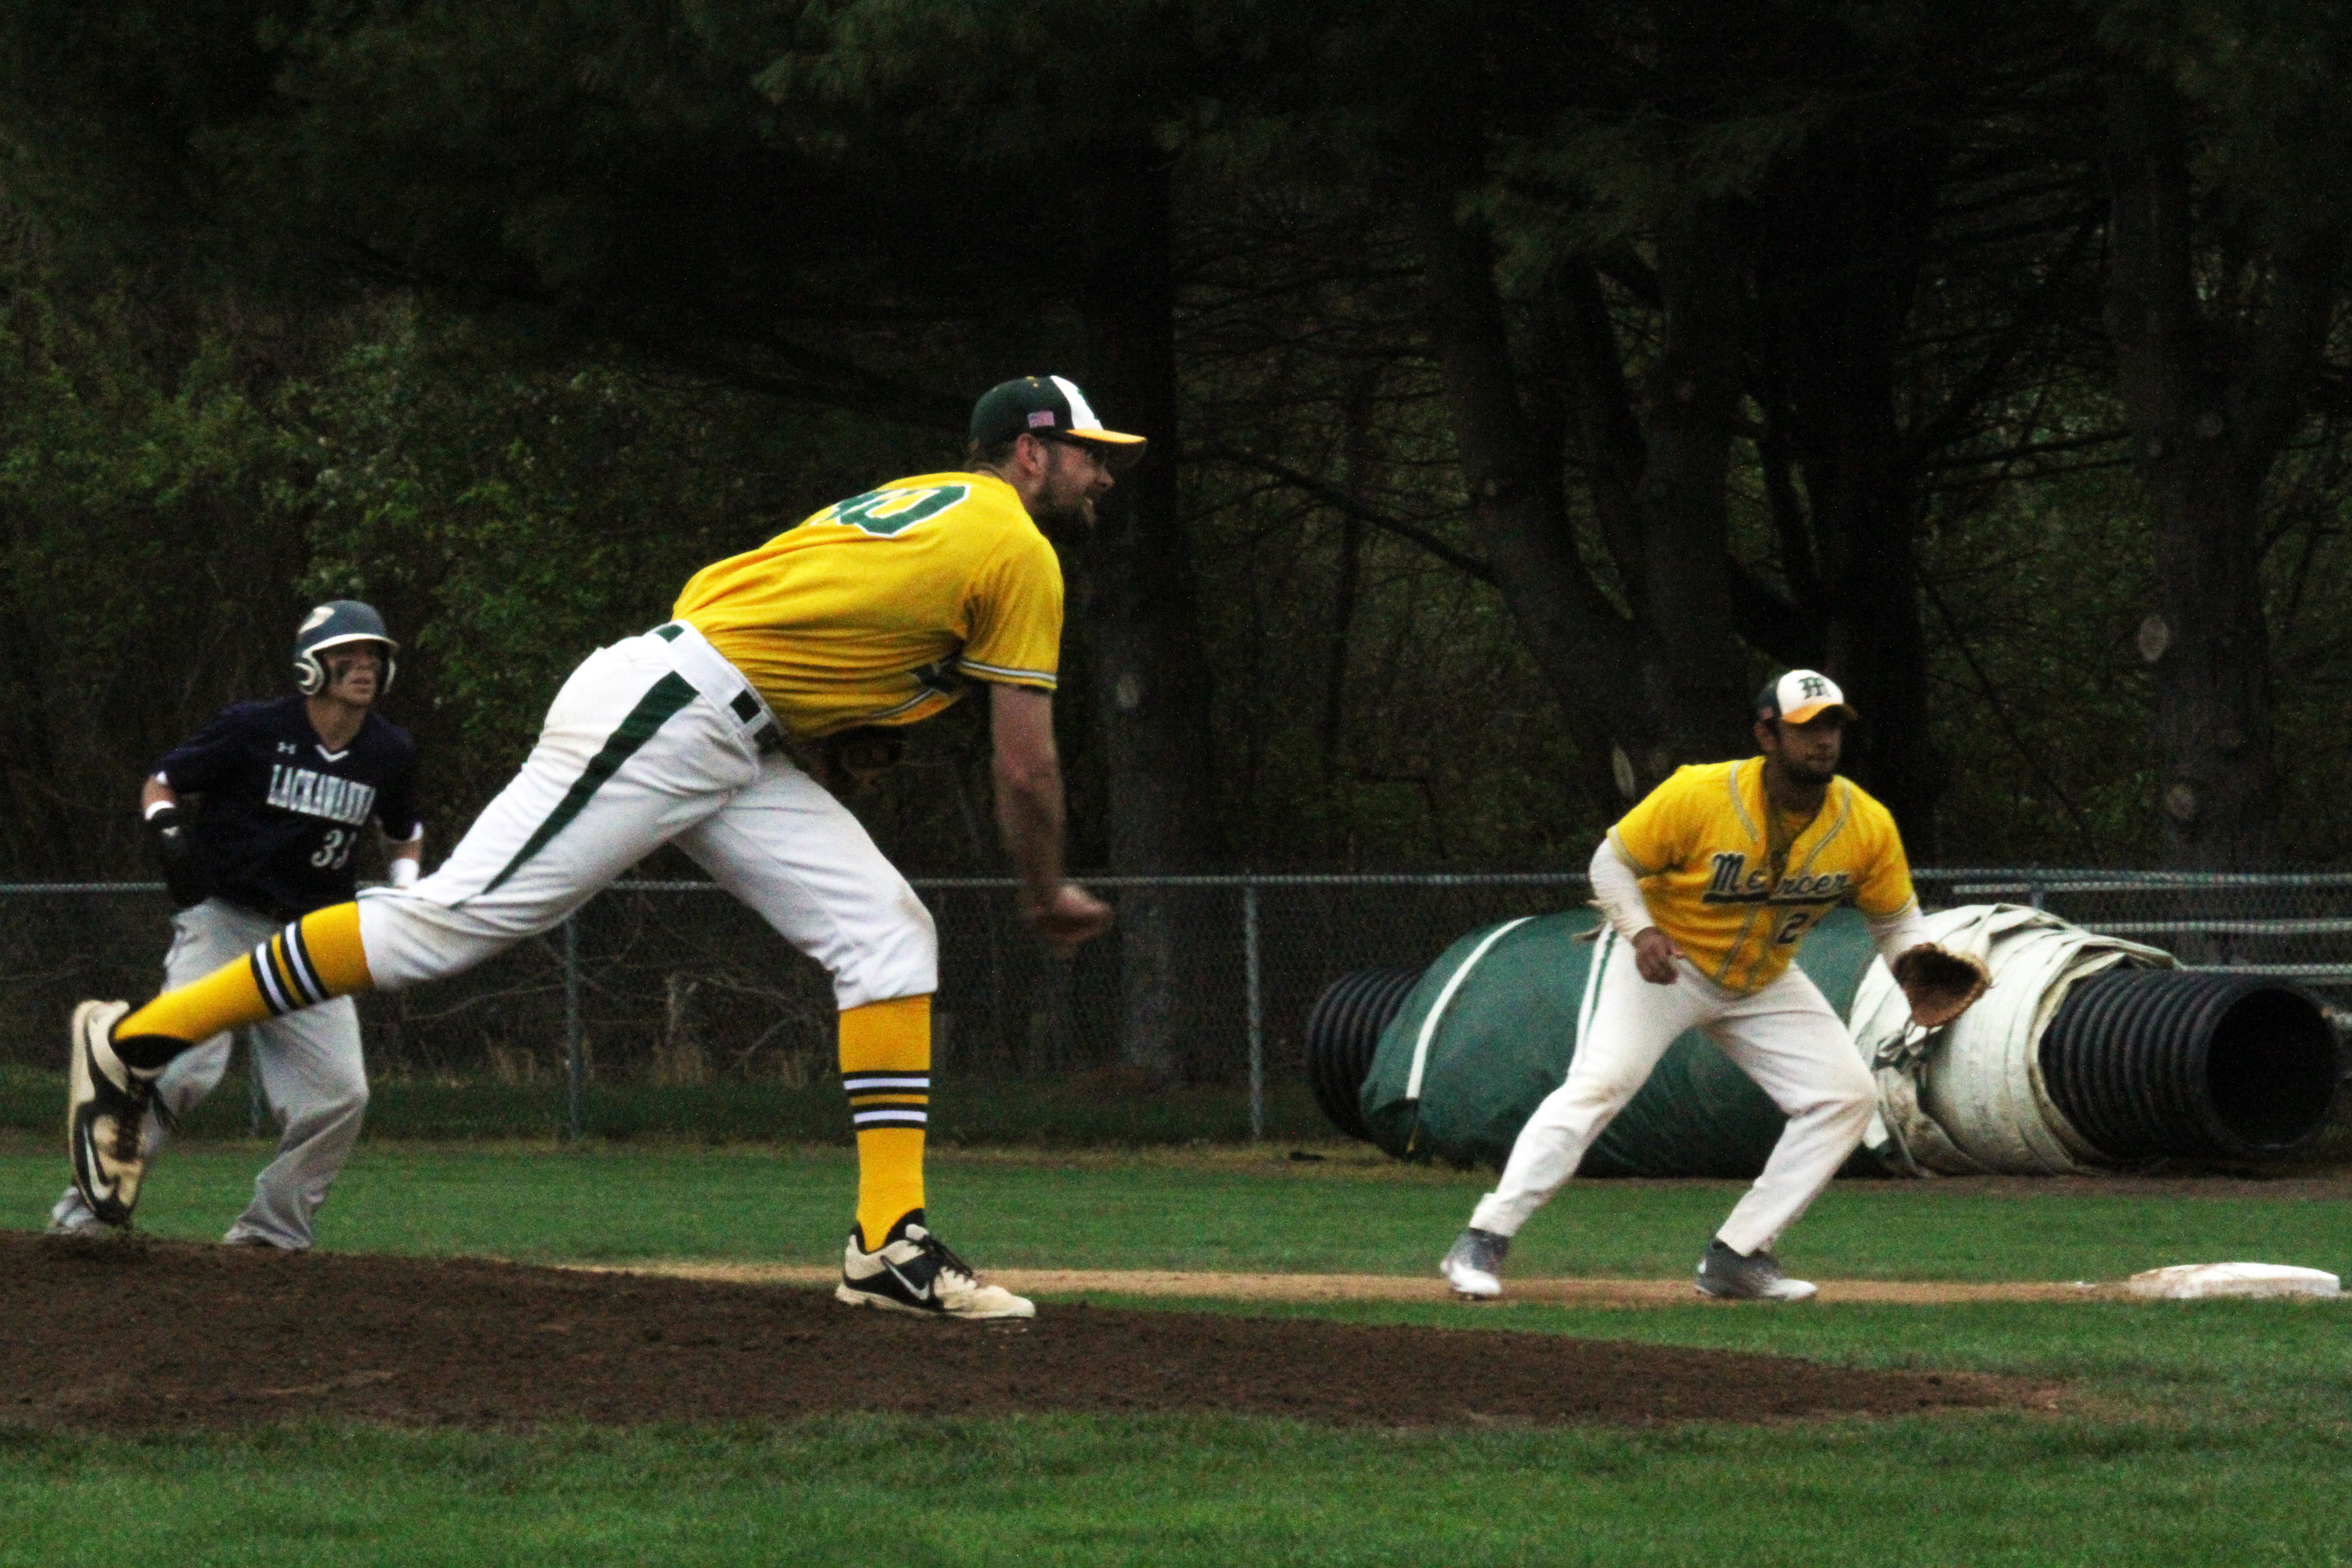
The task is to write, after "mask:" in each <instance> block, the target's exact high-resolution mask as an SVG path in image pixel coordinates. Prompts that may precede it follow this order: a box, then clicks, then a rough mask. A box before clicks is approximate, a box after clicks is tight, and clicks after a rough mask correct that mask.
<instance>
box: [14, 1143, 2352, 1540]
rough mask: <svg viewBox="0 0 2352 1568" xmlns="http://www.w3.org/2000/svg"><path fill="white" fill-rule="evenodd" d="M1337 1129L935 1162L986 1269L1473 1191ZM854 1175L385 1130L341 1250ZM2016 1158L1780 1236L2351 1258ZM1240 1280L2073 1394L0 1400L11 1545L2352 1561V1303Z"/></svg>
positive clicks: (1438, 1204) (1563, 1208)
mask: <svg viewBox="0 0 2352 1568" xmlns="http://www.w3.org/2000/svg"><path fill="white" fill-rule="evenodd" d="M56 1142H57V1140H55V1139H53V1138H50V1137H47V1136H41V1137H29V1136H27V1137H10V1138H7V1139H5V1140H0V1224H5V1225H8V1226H15V1227H17V1228H29V1227H31V1226H35V1225H37V1223H38V1220H39V1211H40V1209H41V1208H42V1207H43V1206H45V1205H46V1204H47V1201H48V1199H49V1198H50V1197H52V1196H53V1195H54V1194H55V1192H56V1189H57V1187H58V1184H59V1183H60V1181H61V1180H62V1164H61V1153H60V1152H59V1151H58V1149H57V1148H56V1147H55V1146H54V1145H55V1143H56ZM1285 1152H1286V1151H1285V1150H1283V1149H1282V1148H1280V1147H1276V1148H1272V1149H1267V1150H1264V1151H1258V1152H1250V1151H1246V1150H1234V1149H1216V1150H1204V1151H1196V1152H1145V1153H1141V1154H1127V1155H1116V1156H1114V1155H1101V1154H1097V1155H1085V1156H1078V1155H1069V1154H1062V1155H1054V1156H1045V1155H1021V1154H1016V1153H1013V1152H984V1151H983V1152H950V1153H944V1154H941V1155H940V1156H939V1157H938V1158H937V1159H935V1161H934V1163H933V1170H932V1178H931V1201H932V1209H933V1213H934V1215H935V1216H937V1217H938V1218H939V1220H940V1225H941V1226H942V1228H943V1230H945V1231H946V1233H947V1234H948V1235H949V1236H950V1238H951V1239H952V1240H953V1241H954V1242H955V1243H956V1245H957V1246H958V1247H959V1248H961V1249H963V1250H965V1251H967V1252H968V1253H969V1254H971V1256H974V1257H976V1258H979V1259H980V1260H981V1261H982V1263H983V1265H986V1264H998V1265H1016V1264H1059V1265H1069V1264H1074V1263H1076V1264H1087V1265H1094V1266H1100V1267H1146V1266H1151V1267H1174V1268H1299V1269H1316V1270H1322V1269H1371V1270H1381V1271H1390V1272H1414V1273H1418V1272H1421V1271H1423V1269H1425V1268H1428V1267H1429V1266H1430V1264H1431V1262H1432V1260H1433V1257H1434V1255H1435V1252H1436V1251H1437V1250H1438V1249H1439V1248H1441V1247H1443V1246H1444V1242H1445V1240H1446V1239H1447V1238H1448V1237H1450V1236H1451V1235H1452V1234H1453V1232H1454V1229H1455V1228H1456V1227H1458V1226H1460V1224H1461V1223H1462V1218H1463V1216H1464V1215H1465V1214H1466V1213H1467V1212H1468V1206H1469V1205H1470V1203H1471V1202H1472V1201H1473V1200H1474V1199H1475V1196H1476V1194H1477V1193H1478V1192H1479V1191H1480V1190H1481V1189H1482V1188H1483V1186H1484V1185H1485V1178H1483V1177H1481V1176H1476V1175H1465V1174H1457V1173H1450V1172H1444V1171H1430V1170H1423V1169H1409V1168H1404V1167H1400V1166H1395V1165H1392V1164H1388V1163H1382V1162H1377V1161H1374V1160H1370V1159H1365V1158H1363V1157H1360V1156H1356V1155H1351V1154H1349V1153H1348V1152H1346V1151H1342V1150H1339V1149H1337V1148H1332V1147H1329V1146H1327V1147H1326V1149H1325V1151H1324V1152H1328V1153H1329V1154H1331V1155H1332V1156H1333V1157H1332V1158H1328V1159H1326V1160H1324V1161H1320V1162H1314V1163H1297V1162H1292V1161H1289V1160H1287V1159H1286V1158H1284V1157H1283V1156H1284V1154H1285ZM266 1153H267V1151H266V1148H265V1147H264V1146H262V1145H259V1144H240V1143H211V1144H205V1143H192V1144H188V1145H186V1146H183V1147H179V1148H175V1149H174V1150H173V1152H172V1153H171V1154H170V1155H169V1156H168V1158H167V1160H166V1161H165V1162H164V1163H162V1164H160V1165H159V1166H158V1168H157V1172H156V1174H155V1178H154V1184H153V1185H152V1188H151V1190H150V1192H149V1194H148V1195H147V1196H146V1198H145V1199H144V1200H143V1201H142V1207H141V1218H142V1225H143V1226H145V1227H146V1228H149V1229H151V1230H153V1231H156V1232H158V1233H161V1234H165V1235H175V1236H188V1237H205V1236H213V1235H217V1234H218V1232H219V1231H220V1230H221V1229H222V1228H223V1227H224V1226H226V1224H227V1222H228V1220H229V1219H230V1218H231V1217H233V1216H234V1215H235V1214H236V1210H237V1208H238V1206H239V1205H241V1204H242V1202H243V1199H244V1196H245V1191H246V1187H247V1183H248V1182H249V1180H250V1177H251V1173H252V1172H253V1171H254V1170H255V1169H256V1168H257V1167H258V1165H259V1164H260V1163H261V1162H262V1160H263V1159H264V1158H265V1157H266ZM853 1184H854V1169H853V1167H852V1165H851V1163H850V1161H849V1159H848V1157H847V1155H846V1153H845V1152H843V1151H837V1150H834V1149H827V1148H818V1149H786V1150H782V1151H776V1150H772V1149H761V1148H756V1147H751V1146H741V1147H730V1148H725V1149H717V1150H704V1149H699V1148H694V1147H689V1146H685V1145H681V1144H663V1143H633V1144H621V1145H614V1144H611V1143H592V1144H589V1145H587V1146H584V1147H583V1148H579V1149H562V1150H559V1149H557V1148H555V1147H553V1146H551V1145H546V1146H540V1147H522V1146H512V1145H495V1144H473V1145H466V1146H457V1147H436V1146H430V1145H408V1144H399V1143H390V1142H373V1143H368V1144H363V1145H362V1149H361V1151H360V1152H359V1155H358V1157H357V1158H356V1159H355V1160H354V1161H353V1163H352V1167H351V1169H350V1171H349V1172H348V1173H347V1174H346V1176H345V1179H344V1181H343V1183H342V1184H341V1185H340V1186H339V1187H338V1188H337V1191H336V1194H335V1197H334V1200H333V1202H332V1203H331V1205H329V1207H328V1209H327V1211H326V1213H325V1215H323V1216H322V1223H321V1226H320V1238H321V1241H322V1243H323V1244H324V1245H328V1246H331V1247H351V1248H369V1249H385V1250H404V1251H414V1252H443V1251H468V1252H483V1253H492V1254H498V1255H501V1256H509V1257H518V1258H549V1259H556V1258H601V1259H628V1258H660V1257H694V1258H745V1259H761V1258H783V1259H789V1260H798V1261H811V1262H814V1261H819V1260H823V1259H824V1258H828V1257H829V1256H831V1255H832V1254H833V1249H834V1248H835V1247H836V1246H837V1245H838V1242H837V1237H838V1236H839V1233H840V1231H841V1229H842V1226H843V1225H844V1223H845V1218H846V1215H847V1212H848V1204H849V1201H850V1196H851V1192H852V1188H853ZM1737 1190H1738V1187H1737V1184H1728V1183H1702V1182H1693V1183H1591V1184H1576V1185H1571V1186H1570V1187H1569V1188H1568V1189H1566V1190H1565V1191H1564V1192H1563V1193H1562V1194H1561V1195H1560V1197H1559V1199H1558V1200H1556V1201H1555V1202H1554V1203H1553V1205H1551V1206H1550V1207H1549V1208H1548V1209H1547V1210H1546V1211H1545V1213H1544V1214H1543V1215H1540V1216H1539V1217H1538V1221H1537V1222H1536V1224H1535V1225H1534V1226H1531V1227H1530V1229H1529V1231H1528V1234H1527V1237H1526V1239H1525V1241H1524V1242H1523V1244H1522V1245H1521V1247H1519V1248H1518V1250H1517V1253H1516V1254H1515V1256H1514V1259H1513V1262H1514V1266H1515V1267H1516V1268H1520V1269H1521V1270H1523V1271H1525V1272H1529V1273H1545V1272H1555V1271H1558V1272H1577V1273H1605V1274H1623V1275H1653V1276H1654V1275H1665V1274H1675V1275H1678V1274H1680V1273H1681V1272H1683V1271H1684V1270H1685V1269H1686V1268H1688V1267H1689V1263H1690V1259H1691V1258H1692V1256H1693V1255H1694V1254H1695V1253H1696V1248H1697V1247H1698V1246H1699V1244H1700V1243H1701V1242H1703V1241H1704V1239H1705V1237H1706V1234H1707V1233H1708V1231H1709V1230H1710V1229H1711V1228H1712V1227H1713V1226H1714V1225H1715V1224H1716V1223H1717V1222H1718V1221H1719V1220H1720V1218H1721V1216H1722V1215H1723V1213H1724V1212H1725V1211H1726V1210H1727V1208H1728V1207H1729V1206H1730V1205H1731V1202H1732V1200H1733V1196H1734V1194H1735V1193H1736V1192H1737ZM2056 1190H2057V1189H2054V1188H2053V1189H2049V1191H2051V1192H2055V1191H2056ZM2003 1191H2004V1192H2005V1193H2007V1194H2011V1195H1995V1194H1990V1193H1987V1192H1982V1191H1977V1190H1972V1189H1969V1188H1967V1187H1956V1186H1955V1185H1954V1184H1938V1183H1919V1184H1912V1183H1886V1182H1865V1183H1841V1184H1838V1185H1836V1186H1835V1187H1833V1188H1832V1190H1831V1191H1830V1192H1829V1193H1828V1194H1826V1195H1825V1196H1824V1197H1823V1198H1822V1201H1821V1202H1820V1204H1819V1205H1816V1207H1815V1209H1814V1212H1813V1214H1812V1215H1810V1216H1809V1217H1808V1218H1807V1220H1806V1221H1805V1222H1804V1224H1803V1226H1801V1228H1800V1229H1799V1230H1797V1231H1796V1232H1794V1233H1792V1235H1791V1237H1790V1240H1789V1243H1788V1246H1787V1247H1786V1248H1785V1250H1786V1252H1787V1253H1788V1255H1789V1256H1790V1261H1791V1262H1792V1264H1801V1265H1802V1266H1803V1267H1804V1268H1806V1269H1809V1270H1812V1271H1816V1272H1818V1273H1821V1274H1823V1275H1831V1276H1844V1277H1854V1276H1880V1277H1889V1278H1914V1279H2077V1278H2105V1279H2112V1278H2116V1277H2117V1276H2118V1275H2121V1274H2125V1273H2128V1272H2131V1271H2133V1270H2136V1269H2137V1268H2149V1267H2154V1266H2157V1265H2158V1264H2163V1263H2175V1262H2186V1261H2206V1260H2213V1259H2218V1258H2242V1257H2252V1258H2273V1259H2274V1260H2277V1261H2283V1262H2294V1263H2305V1264H2310V1265H2314V1266H2316V1267H2321V1268H2331V1269H2335V1270H2336V1271H2337V1272H2352V1268H2347V1266H2352V1205H2345V1204H2342V1203H2339V1202H2313V1201H2309V1200H2307V1199H2299V1198H2294V1197H2265V1196H2260V1195H2255V1196H2245V1195H2239V1194H2242V1193H2243V1192H2244V1189H2242V1188H2237V1189H2233V1190H2232V1193H2231V1195H2220V1192H2219V1189H2216V1194H2215V1195H2199V1196H2189V1197H2179V1196H2163V1197H2157V1196H2147V1195H2138V1194H2126V1193H2114V1194H2105V1193H2092V1194H2082V1193H2081V1191H2080V1189H2079V1188H2078V1189H2075V1191H2074V1195H2070V1196H2067V1197H2065V1198H2063V1199H2061V1198H2056V1197H2052V1196H2042V1195H2032V1194H2037V1193H2040V1192H2041V1191H2042V1189H2028V1194H2029V1195H2025V1196H2018V1195H2013V1194H2015V1192H2016V1191H2017V1189H2015V1188H2013V1187H2012V1188H2008V1189H2003ZM2257 1191H2258V1192H2259V1189H2257ZM1139 1304H1141V1303H1139ZM1160 1305H1163V1306H1165V1305H1167V1304H1166V1303H1160ZM1049 1310H1050V1308H1049ZM1188 1310H1202V1309H1199V1308H1198V1306H1197V1304H1194V1305H1193V1306H1192V1307H1190V1308H1188ZM1213 1310H1251V1311H1255V1312H1260V1313H1283V1314H1296V1315H1315V1316H1325V1317H1333V1318H1343V1319H1349V1320H1352V1321H1385V1322H1400V1321H1402V1322H1427V1323H1434V1324H1443V1325H1446V1326H1455V1327H1459V1326H1465V1325H1470V1326H1479V1327H1487V1328H1499V1329H1506V1330H1511V1331H1525V1332H1530V1333H1574V1334H1583V1335H1591V1336H1597V1337H1609V1338H1631V1339H1641V1340H1646V1341H1653V1342H1666V1343H1685V1344H1694V1345H1708V1346H1720V1347H1725V1348H1733V1349H1742V1350H1751V1351H1759V1352H1774V1353H1781V1354H1792V1355H1802V1356H1808V1357H1812V1358H1815V1359H1819V1360H1822V1361H1826V1362H1832V1363H1843V1364H1853V1365H1870V1366H1922V1367H1941V1368H1949V1369H1966V1370H1976V1371H1984V1372H1990V1373H2002V1374H2007V1375H2011V1376H2016V1377H2021V1378H2025V1379H2029V1380H2032V1381H2034V1382H2036V1383H2044V1382H2048V1383H2058V1384H2063V1385H2064V1387H2065V1389H2066V1391H2067V1392H2066V1394H2065V1400H2066V1411H2067V1413H2066V1414H2063V1415H2018V1414H2000V1415H1948V1416H1942V1417H1937V1418H1935V1419H1922V1420H1906V1421H1887V1422H1864V1421H1857V1422H1839V1423H1828V1424H1822V1425H1816V1426H1797V1427H1780V1428H1769V1429H1751V1428H1733V1427H1696V1428H1683V1429H1677V1430H1674V1431H1667V1432H1654V1433H1627V1432H1608V1431H1570V1432H1545V1431H1532V1430H1526V1429H1486V1430H1479V1431H1474V1432H1466V1433H1465V1432H1451V1433H1426V1432H1411V1431H1403V1432H1333V1431H1328V1430H1321V1429H1315V1428H1308V1427H1302V1426H1295V1425H1289V1424H1285V1423H1280V1422H1273V1421H1265V1420H1255V1419H1241V1418H1230V1419H1226V1418H1218V1419H1209V1418H1203V1419H1182V1418H1174V1417H1154V1418H1148V1419H1147V1418H1132V1419H1103V1418H1096V1419H1087V1418H1061V1417H1056V1418H1034V1419H1025V1420H1019V1421H1009V1422H992V1423H979V1422H960V1421H947V1422H941V1421H916V1420H911V1419H908V1418H903V1417H898V1416H894V1415H887V1414H877V1415H866V1416H858V1417H853V1418H844V1419H835V1420H826V1421H818V1422H810V1423H802V1424H794V1425H790V1426H775V1427H750V1428H740V1429H726V1430H696V1429H662V1430H653V1431H644V1432H631V1433H611V1432H595V1431H551V1432H539V1433H528V1434H508V1435H499V1436H483V1435H471V1434H453V1433H386V1432H379V1431H370V1430H341V1429H331V1428H317V1427H310V1428H288V1429H282V1430H269V1431H262V1432H257V1433H253V1434H247V1435H243V1436H207V1437H196V1438H188V1439H173V1440H165V1439H142V1440H139V1441H135V1442H131V1443H127V1444H126V1443H123V1442H121V1441H119V1440H111V1439H102V1438H96V1437H83V1436H31V1435H26V1434H21V1433H19V1434H6V1433H5V1428H0V1521H5V1529H0V1568H13V1565H15V1564H19V1563H24V1564H30V1563H41V1564H45V1565H46V1564H82V1563H90V1564H98V1563H121V1562H124V1561H152V1562H171V1563H306V1564H307V1563H328V1564H331V1563H449V1564H468V1565H471V1564H478V1563H517V1564H539V1563H547V1564H566V1565H577V1564H601V1563H631V1564H665V1565H667V1564H688V1563H803V1562H805V1563H817V1562H826V1563H833V1562H841V1561H851V1560H863V1559H866V1558H872V1557H875V1556H877V1555H879V1556H881V1557H883V1558H885V1559H887V1561H889V1562H891V1563H909V1564H934V1563H937V1564H950V1563H952V1564H983V1563H988V1564H992V1563H1177V1564H1193V1563H1199V1564H1214V1565H1215V1568H1230V1565H1232V1564H1234V1563H1398V1564H1407V1563H1411V1564H1427V1563H1487V1562H1493V1563H1612V1564H1616V1563H1629V1564H1651V1563H1657V1564H1668V1563H1703V1564H1706V1565H1708V1568H1719V1565H1720V1564H1722V1563H1727V1562H1736V1563H1762V1564H1781V1563H1787V1564H1806V1565H1809V1568H1810V1565H1814V1564H1819V1563H1825V1562H1826V1563H1836V1564H1838V1568H1870V1565H1875V1564H1889V1565H1894V1564H1904V1565H1911V1564H1940V1563H1972V1564H1973V1563H2017V1564H2051V1563H2098V1564H2101V1565H2103V1568H2105V1565H2111V1564H2125V1565H2136V1564H2143V1563H2145V1564H2166V1565H2173V1564H2200V1563H2217V1564H2218V1563H2232V1564H2235V1563H2294V1564H2331V1563H2333V1564H2347V1565H2352V1522H2347V1520H2352V1510H2347V1509H2346V1508H2344V1507H2343V1506H2342V1503H2341V1498H2342V1491H2343V1477H2344V1476H2345V1474H2347V1468H2352V1303H2302V1304H2298V1303H2291V1302H2209V1303H2172V1304H2139V1303H2126V1302H2116V1301H2100V1302H2085V1303H2072V1302H2067V1303H1975V1304H1968V1305H1959V1306H1948V1307H1889V1306H1827V1307H1822V1306H1816V1307H1811V1308H1799V1309H1771V1308H1758V1309H1736V1310H1723V1309H1710V1308H1706V1307H1701V1306H1696V1305H1693V1306H1690V1307H1686V1308H1676V1309H1669V1310H1591V1309H1581V1310H1570V1309H1565V1308H1558V1307H1545V1306H1538V1305H1526V1304H1520V1305H1504V1306H1501V1307H1494V1308H1465V1307H1456V1306H1453V1305H1451V1304H1445V1303H1430V1304H1427V1305H1398V1304H1356V1305H1346V1306H1329V1307H1317V1308H1313V1309H1308V1308H1305V1307H1291V1306H1274V1305H1258V1306H1254V1307H1251V1308H1248V1309H1240V1308H1223V1309H1213ZM0 1335H5V1325H0ZM10 1352H11V1353H15V1347H10ZM222 1374H223V1375H224V1376H235V1375H238V1369H235V1368H224V1369H222Z"/></svg>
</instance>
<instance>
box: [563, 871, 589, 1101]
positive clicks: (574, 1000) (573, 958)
mask: <svg viewBox="0 0 2352 1568" xmlns="http://www.w3.org/2000/svg"><path fill="white" fill-rule="evenodd" d="M582 1056H583V1052H582V1051H581V1048H580V921H579V917H578V916H577V915H566V916H564V917H563V1078H564V1086H565V1089H564V1100H565V1117H564V1130H565V1132H566V1133H567V1135H568V1136H569V1137H570V1139H571V1141H572V1142H574V1143H577V1142H580V1079H581V1076H582V1069H583V1065H584V1064H583V1061H582V1060H581V1058H582Z"/></svg>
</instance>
